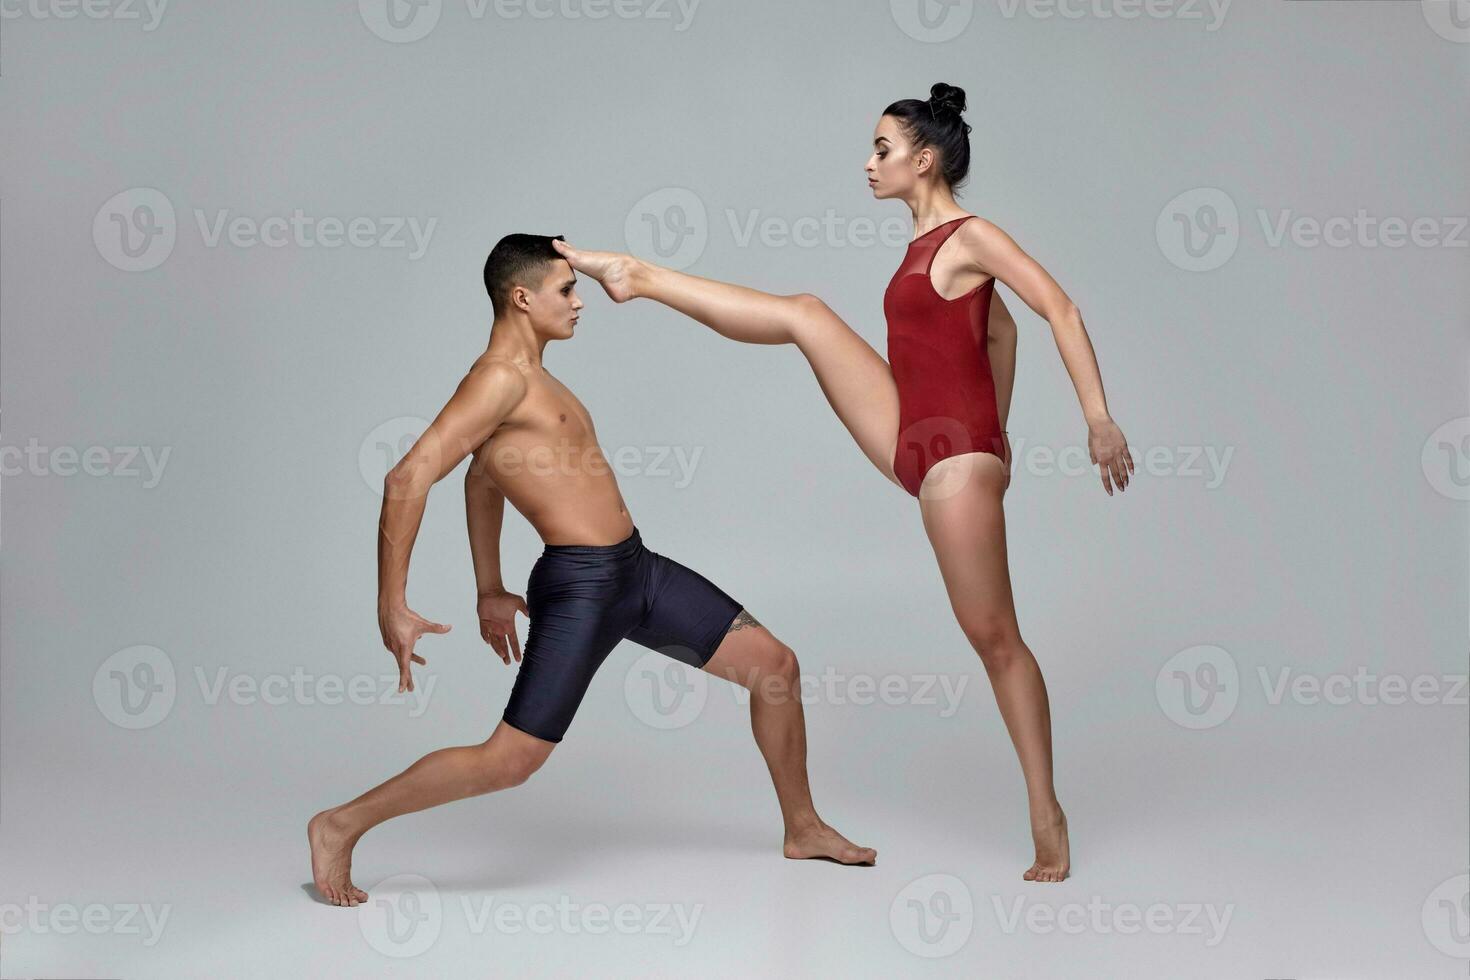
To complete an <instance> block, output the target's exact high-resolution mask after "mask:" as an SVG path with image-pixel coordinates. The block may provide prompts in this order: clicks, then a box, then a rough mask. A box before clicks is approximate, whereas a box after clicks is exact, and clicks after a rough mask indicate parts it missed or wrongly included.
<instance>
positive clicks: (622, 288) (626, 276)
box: [551, 238, 643, 303]
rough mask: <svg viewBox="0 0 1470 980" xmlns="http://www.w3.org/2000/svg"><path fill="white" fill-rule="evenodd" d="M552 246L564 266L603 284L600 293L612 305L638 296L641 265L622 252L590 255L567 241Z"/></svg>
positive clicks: (593, 253)
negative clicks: (610, 301)
mask: <svg viewBox="0 0 1470 980" xmlns="http://www.w3.org/2000/svg"><path fill="white" fill-rule="evenodd" d="M551 245H552V247H553V248H555V249H556V250H557V251H558V252H560V253H561V257H562V258H564V259H566V260H567V264H568V265H570V266H571V267H572V268H573V269H576V270H577V271H578V272H583V273H586V274H587V275H589V276H591V277H592V278H593V279H596V280H597V281H598V282H600V283H602V288H603V291H604V292H606V293H607V295H608V297H609V298H610V299H611V300H612V301H613V302H614V303H626V302H627V301H628V300H630V299H633V298H634V297H636V296H637V295H638V288H637V284H638V277H639V275H640V274H641V272H642V268H643V263H642V262H639V261H638V260H637V259H635V258H633V256H631V255H625V254H624V253H622V252H593V251H591V250H589V249H581V248H573V247H572V246H570V245H568V244H567V243H566V242H563V241H558V240H557V239H554V238H553V239H552V240H551Z"/></svg>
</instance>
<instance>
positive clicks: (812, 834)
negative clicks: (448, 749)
mask: <svg viewBox="0 0 1470 980" xmlns="http://www.w3.org/2000/svg"><path fill="white" fill-rule="evenodd" d="M783 853H784V854H785V855H786V856H787V857H789V858H793V859H799V858H821V857H824V858H831V859H832V860H834V861H837V862H839V863H841V864H876V863H878V852H877V851H875V850H873V849H872V848H871V847H858V846H857V845H856V844H854V843H853V842H852V841H850V840H848V839H847V838H846V837H843V836H842V835H841V834H839V833H838V832H837V831H835V830H833V829H832V828H831V827H829V826H827V825H826V824H825V823H821V822H820V821H819V822H818V823H816V824H815V825H813V826H812V827H809V828H807V829H805V830H800V831H797V832H795V833H792V834H788V835H787V837H786V846H785V848H783Z"/></svg>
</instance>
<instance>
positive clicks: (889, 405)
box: [554, 241, 898, 483]
mask: <svg viewBox="0 0 1470 980" xmlns="http://www.w3.org/2000/svg"><path fill="white" fill-rule="evenodd" d="M554 244H555V246H556V249H557V251H559V252H560V253H561V254H562V256H563V257H565V258H566V260H567V262H568V263H570V264H571V266H572V268H573V269H576V270H577V271H578V272H582V273H586V274H587V275H589V276H591V277H592V278H594V279H596V280H598V281H599V282H601V283H602V287H603V289H605V290H606V291H607V294H608V296H610V297H612V299H613V301H614V302H618V303H623V302H626V301H628V300H630V299H634V298H637V297H644V298H646V299H652V300H657V301H658V302H660V303H663V304H664V305H665V306H669V307H672V308H673V309H675V310H678V311H679V312H680V313H683V314H684V315H685V316H688V317H692V318H693V319H695V320H698V321H699V322H700V323H703V324H704V325H705V326H707V327H709V328H710V329H712V330H714V331H715V332H716V333H718V334H721V335H722V336H725V337H729V338H730V339H731V340H738V341H740V342H742V343H746V344H795V345H796V346H797V347H798V348H799V349H800V350H801V353H802V354H803V355H804V356H805V357H806V359H807V363H809V364H810V365H811V367H812V372H813V373H814V374H815V375H816V376H817V384H818V385H820V386H821V388H822V394H824V395H826V396H827V402H828V403H829V404H830V405H831V406H832V410H833V411H835V412H836V413H837V417H838V418H839V419H841V420H842V424H843V425H844V426H846V427H847V431H848V432H849V433H851V434H852V437H853V439H855V440H856V441H857V444H858V447H859V448H860V449H862V451H863V454H864V455H866V456H867V457H868V459H869V460H871V461H872V463H873V465H874V466H876V467H878V471H879V472H880V473H882V474H883V475H884V476H886V477H888V479H890V480H892V481H893V482H894V483H897V482H898V479H897V478H896V477H895V476H894V475H893V452H894V448H895V447H896V446H897V445H898V386H897V385H895V384H894V382H893V372H892V371H890V370H889V368H888V362H887V361H885V360H883V358H882V357H880V356H879V355H878V352H877V351H875V350H874V349H873V348H872V347H871V346H870V345H869V344H868V342H867V341H866V340H864V339H863V338H862V337H859V336H858V335H857V333H855V332H854V331H853V329H852V328H851V327H849V326H848V325H847V324H846V323H845V322H843V320H842V318H841V317H839V316H838V315H837V314H836V313H834V312H832V309H831V308H830V307H829V306H827V304H826V303H824V302H822V300H821V299H820V298H818V297H816V296H813V295H811V294H810V293H800V294H797V295H795V296H776V295H773V294H771V293H763V292H761V291H760V290H758V289H749V288H747V287H745V286H736V285H733V284H731V283H725V282H718V281H716V280H714V279H705V278H703V277H701V276H691V275H689V274H687V273H683V272H676V271H674V270H673V269H666V268H664V267H662V266H658V265H653V264H652V263H649V262H645V261H643V260H641V259H635V258H633V257H632V256H631V255H624V254H622V253H619V252H593V251H588V250H586V249H577V248H573V247H571V246H570V245H567V244H566V243H565V242H560V241H558V242H555V243H554Z"/></svg>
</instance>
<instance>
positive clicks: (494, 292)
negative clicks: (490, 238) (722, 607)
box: [485, 234, 566, 316]
mask: <svg viewBox="0 0 1470 980" xmlns="http://www.w3.org/2000/svg"><path fill="white" fill-rule="evenodd" d="M553 240H559V241H566V239H565V238H562V236H560V235H555V236H553V235H520V234H516V235H506V236H505V237H504V238H502V239H501V240H500V241H498V242H496V243H495V247H494V248H492V249H491V250H490V257H489V258H487V259H486V260H485V292H487V293H489V294H490V305H491V306H492V307H493V308H494V310H495V315H496V316H501V315H502V314H504V313H507V312H509V311H510V291H511V290H512V289H514V288H515V287H516V286H525V287H527V288H528V289H536V288H539V287H540V285H541V282H542V280H544V279H545V278H546V263H547V262H551V261H554V260H556V259H559V258H561V255H560V254H558V253H557V251H556V249H554V248H552V246H551V243H552V241H553Z"/></svg>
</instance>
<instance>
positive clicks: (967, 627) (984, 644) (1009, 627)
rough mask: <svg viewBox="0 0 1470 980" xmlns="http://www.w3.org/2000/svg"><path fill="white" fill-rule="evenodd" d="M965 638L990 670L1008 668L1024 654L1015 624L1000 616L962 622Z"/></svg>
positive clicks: (978, 617)
mask: <svg viewBox="0 0 1470 980" xmlns="http://www.w3.org/2000/svg"><path fill="white" fill-rule="evenodd" d="M960 626H961V628H962V629H964V631H965V638H966V639H967V640H969V641H970V645H971V646H972V647H974V648H975V652H976V653H978V654H979V655H980V659H981V660H982V661H984V662H985V666H986V667H989V668H992V669H994V668H997V667H1006V666H1008V665H1009V664H1011V663H1012V662H1013V661H1014V660H1015V659H1016V658H1017V657H1019V656H1021V655H1022V654H1023V653H1024V648H1023V646H1022V644H1021V634H1020V632H1019V631H1018V630H1017V629H1016V625H1015V623H1014V622H1013V621H1012V620H1011V619H1010V618H1009V617H1006V616H1002V615H999V614H996V615H987V616H972V617H967V618H966V619H963V620H961V622H960Z"/></svg>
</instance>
